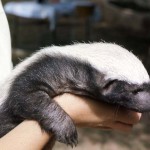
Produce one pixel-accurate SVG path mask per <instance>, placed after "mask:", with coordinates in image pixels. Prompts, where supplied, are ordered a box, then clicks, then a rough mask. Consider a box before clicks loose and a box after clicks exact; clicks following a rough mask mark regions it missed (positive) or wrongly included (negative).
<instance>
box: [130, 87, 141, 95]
mask: <svg viewBox="0 0 150 150" xmlns="http://www.w3.org/2000/svg"><path fill="white" fill-rule="evenodd" d="M142 91H143V89H142V88H140V89H136V90H134V91H132V93H133V94H138V93H139V92H142Z"/></svg>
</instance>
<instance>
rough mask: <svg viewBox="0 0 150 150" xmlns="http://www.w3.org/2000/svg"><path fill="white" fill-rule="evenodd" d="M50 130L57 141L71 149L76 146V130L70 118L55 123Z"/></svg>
mask: <svg viewBox="0 0 150 150" xmlns="http://www.w3.org/2000/svg"><path fill="white" fill-rule="evenodd" d="M52 130H53V133H54V135H55V139H56V140H57V141H59V142H62V143H65V144H67V145H71V146H72V147H73V146H76V145H77V144H78V134H77V130H76V127H75V125H74V123H73V122H72V120H71V119H70V117H68V116H66V118H65V121H62V122H60V123H57V124H56V125H55V126H54V127H53V128H52Z"/></svg>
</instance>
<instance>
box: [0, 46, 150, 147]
mask: <svg viewBox="0 0 150 150" xmlns="http://www.w3.org/2000/svg"><path fill="white" fill-rule="evenodd" d="M0 92H1V93H0V102H1V105H0V136H1V137H2V136H3V135H5V134H6V133H7V132H9V131H10V130H11V129H13V128H14V127H15V126H16V125H17V124H19V123H20V122H22V121H23V120H25V119H32V120H36V121H37V122H38V123H39V124H40V126H41V128H42V129H43V130H45V131H46V132H48V133H50V132H52V133H53V134H54V135H55V138H56V140H57V141H60V142H63V143H66V144H70V145H76V144H77V131H76V128H75V125H74V123H73V121H72V119H71V118H70V117H69V116H68V115H67V114H66V113H65V112H64V110H63V109H62V108H61V107H60V106H59V105H58V104H57V103H56V102H55V101H54V100H53V98H54V97H55V96H57V95H60V94H62V93H72V94H76V95H79V96H87V97H89V98H92V99H93V100H97V101H104V102H107V103H110V104H115V105H118V106H123V107H125V108H127V109H132V110H135V111H139V112H146V111H150V84H149V75H148V73H147V71H146V69H145V68H144V66H143V64H142V63H141V61H140V60H139V59H138V58H137V57H136V56H134V55H133V54H132V53H131V52H129V51H127V50H126V49H124V48H122V47H120V46H118V45H115V44H108V43H92V44H74V45H70V46H62V47H57V46H52V47H48V48H44V49H42V50H41V51H39V52H37V53H35V54H34V55H33V56H31V57H29V58H27V59H26V60H25V61H23V62H21V63H20V64H19V65H18V66H16V68H15V69H14V70H13V72H12V74H11V76H10V77H9V79H8V81H7V82H6V83H5V85H4V86H3V87H2V89H1V90H0Z"/></svg>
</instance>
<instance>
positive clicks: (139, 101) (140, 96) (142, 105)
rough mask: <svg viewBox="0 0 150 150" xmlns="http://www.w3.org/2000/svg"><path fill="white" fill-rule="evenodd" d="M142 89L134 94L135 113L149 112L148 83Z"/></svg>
mask: <svg viewBox="0 0 150 150" xmlns="http://www.w3.org/2000/svg"><path fill="white" fill-rule="evenodd" d="M144 86H145V87H144V88H143V89H140V90H139V91H137V92H135V93H134V95H135V98H134V99H135V104H134V105H135V107H137V111H140V112H149V111H150V83H149V84H145V85H144Z"/></svg>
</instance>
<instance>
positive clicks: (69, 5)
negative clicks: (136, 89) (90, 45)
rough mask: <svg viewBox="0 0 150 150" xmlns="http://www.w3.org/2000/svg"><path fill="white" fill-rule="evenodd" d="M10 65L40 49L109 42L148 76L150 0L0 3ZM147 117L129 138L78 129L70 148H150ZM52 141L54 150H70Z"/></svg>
mask: <svg viewBox="0 0 150 150" xmlns="http://www.w3.org/2000/svg"><path fill="white" fill-rule="evenodd" d="M2 3H3V5H4V9H5V12H6V14H7V18H8V21H9V25H10V31H11V39H12V52H13V55H12V56H13V63H14V65H16V64H17V63H19V61H20V60H22V59H24V58H25V57H27V56H29V55H30V54H31V53H33V52H35V51H37V50H39V49H40V48H42V47H46V46H51V45H66V44H72V43H74V42H93V41H97V42H112V43H116V44H119V45H121V46H123V47H125V48H127V49H128V50H130V51H132V52H133V53H134V54H136V55H137V56H138V57H139V58H140V59H141V60H142V61H143V63H144V65H145V66H146V68H147V70H148V72H149V73H150V0H26V1H24V0H15V1H10V0H2ZM149 120H150V116H148V114H145V116H144V117H143V119H142V120H141V122H140V123H139V124H138V125H137V126H136V127H135V128H134V129H133V131H132V133H131V134H129V135H128V134H122V133H117V132H114V131H102V130H97V129H79V144H78V146H77V147H76V148H74V149H75V150H91V149H93V150H150V122H149ZM71 149H72V148H71V147H67V146H65V145H64V144H60V143H56V145H55V148H54V150H71Z"/></svg>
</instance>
